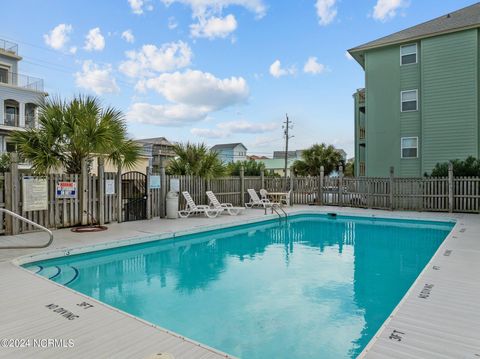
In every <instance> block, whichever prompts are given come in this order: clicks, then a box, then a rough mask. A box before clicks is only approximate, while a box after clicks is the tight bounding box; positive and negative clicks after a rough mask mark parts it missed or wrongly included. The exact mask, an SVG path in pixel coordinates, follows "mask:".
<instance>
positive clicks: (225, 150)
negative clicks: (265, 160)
mask: <svg viewBox="0 0 480 359" xmlns="http://www.w3.org/2000/svg"><path fill="white" fill-rule="evenodd" d="M210 151H215V152H217V153H218V157H219V158H220V159H221V160H222V162H224V163H229V162H237V161H246V160H247V148H246V147H245V146H244V145H243V143H224V144H221V145H215V146H213V147H212V148H211V149H210Z"/></svg>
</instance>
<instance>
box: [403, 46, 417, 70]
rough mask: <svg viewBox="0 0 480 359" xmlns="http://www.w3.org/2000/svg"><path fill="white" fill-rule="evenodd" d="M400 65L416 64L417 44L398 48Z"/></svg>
mask: <svg viewBox="0 0 480 359" xmlns="http://www.w3.org/2000/svg"><path fill="white" fill-rule="evenodd" d="M400 63H401V64H402V65H409V64H416V63H417V44H411V45H404V46H400Z"/></svg>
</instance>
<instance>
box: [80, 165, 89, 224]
mask: <svg viewBox="0 0 480 359" xmlns="http://www.w3.org/2000/svg"><path fill="white" fill-rule="evenodd" d="M80 220H81V225H82V226H86V225H87V224H88V172H87V159H86V158H82V162H81V173H80Z"/></svg>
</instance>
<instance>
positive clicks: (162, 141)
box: [135, 137, 173, 146]
mask: <svg viewBox="0 0 480 359" xmlns="http://www.w3.org/2000/svg"><path fill="white" fill-rule="evenodd" d="M135 142H140V143H148V144H152V145H163V146H173V143H171V142H170V141H169V140H167V139H166V138H165V137H153V138H142V139H139V140H135Z"/></svg>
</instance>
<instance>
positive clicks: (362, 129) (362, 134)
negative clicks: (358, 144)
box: [358, 127, 365, 140]
mask: <svg viewBox="0 0 480 359" xmlns="http://www.w3.org/2000/svg"><path fill="white" fill-rule="evenodd" d="M358 137H359V138H360V139H361V140H365V127H360V128H359V130H358Z"/></svg>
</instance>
